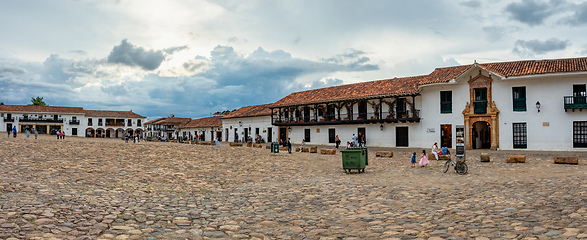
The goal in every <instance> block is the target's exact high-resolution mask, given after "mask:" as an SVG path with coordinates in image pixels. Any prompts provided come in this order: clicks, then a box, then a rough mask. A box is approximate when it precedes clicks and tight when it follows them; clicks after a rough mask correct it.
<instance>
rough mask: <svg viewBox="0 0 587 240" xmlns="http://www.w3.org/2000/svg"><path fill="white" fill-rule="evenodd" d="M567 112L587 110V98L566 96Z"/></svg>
mask: <svg viewBox="0 0 587 240" xmlns="http://www.w3.org/2000/svg"><path fill="white" fill-rule="evenodd" d="M564 104H565V111H566V110H567V109H573V110H574V109H587V96H578V97H574V96H565V97H564Z"/></svg>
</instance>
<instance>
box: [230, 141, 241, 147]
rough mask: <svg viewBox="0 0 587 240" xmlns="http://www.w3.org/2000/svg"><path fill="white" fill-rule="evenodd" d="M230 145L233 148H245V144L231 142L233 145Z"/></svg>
mask: <svg viewBox="0 0 587 240" xmlns="http://www.w3.org/2000/svg"><path fill="white" fill-rule="evenodd" d="M229 145H230V146H231V147H242V146H243V143H238V142H231V143H229Z"/></svg>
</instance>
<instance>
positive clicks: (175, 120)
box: [157, 117, 192, 126]
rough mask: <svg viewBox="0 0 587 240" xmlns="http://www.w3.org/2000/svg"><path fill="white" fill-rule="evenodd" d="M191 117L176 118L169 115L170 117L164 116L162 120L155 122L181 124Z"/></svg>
mask: <svg viewBox="0 0 587 240" xmlns="http://www.w3.org/2000/svg"><path fill="white" fill-rule="evenodd" d="M191 120H192V119H191V118H176V117H170V118H165V119H164V120H162V121H160V122H158V123H157V124H162V125H177V126H179V125H181V124H184V123H187V122H189V121H191Z"/></svg>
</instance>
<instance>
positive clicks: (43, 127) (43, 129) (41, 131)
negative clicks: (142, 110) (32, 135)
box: [36, 125, 47, 134]
mask: <svg viewBox="0 0 587 240" xmlns="http://www.w3.org/2000/svg"><path fill="white" fill-rule="evenodd" d="M36 129H37V132H38V133H39V134H47V126H46V125H37V128H36Z"/></svg>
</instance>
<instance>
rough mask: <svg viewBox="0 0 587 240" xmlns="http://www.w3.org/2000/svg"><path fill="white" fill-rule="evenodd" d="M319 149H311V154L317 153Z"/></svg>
mask: <svg viewBox="0 0 587 240" xmlns="http://www.w3.org/2000/svg"><path fill="white" fill-rule="evenodd" d="M317 152H318V147H310V153H317Z"/></svg>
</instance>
